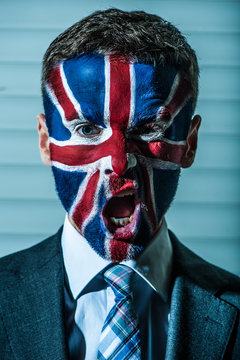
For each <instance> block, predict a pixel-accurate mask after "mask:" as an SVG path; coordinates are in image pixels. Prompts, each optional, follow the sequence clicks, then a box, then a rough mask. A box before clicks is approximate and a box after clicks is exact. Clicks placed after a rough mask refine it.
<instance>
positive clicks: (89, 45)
mask: <svg viewBox="0 0 240 360" xmlns="http://www.w3.org/2000/svg"><path fill="white" fill-rule="evenodd" d="M89 52H100V53H102V54H109V53H118V54H122V55H127V56H129V57H130V58H131V59H132V60H138V59H141V60H144V61H145V62H147V63H157V64H161V65H166V64H168V65H173V66H175V67H176V68H177V69H178V70H179V71H182V72H184V73H186V74H187V75H188V76H190V81H191V84H192V87H193V97H194V101H193V110H194V108H195V105H196V100H197V95H198V76H199V67H198V62H197V57H196V54H195V52H194V50H193V49H192V48H191V47H190V45H189V44H188V43H187V41H186V39H185V38H184V36H183V35H182V34H181V33H180V31H179V30H178V29H177V28H176V27H175V26H173V25H172V24H171V23H170V22H168V21H166V20H164V19H162V18H161V17H159V16H157V15H153V14H148V13H146V12H144V11H131V12H127V11H122V10H119V9H108V10H106V11H96V12H94V13H93V14H91V15H89V16H87V17H85V18H84V19H82V20H80V21H78V22H77V23H76V24H74V25H72V26H71V27H70V28H68V29H67V30H65V31H64V32H63V33H61V34H60V35H59V36H58V37H57V38H56V39H55V40H54V41H53V42H52V43H51V44H50V46H49V47H48V49H47V51H46V53H45V55H44V58H43V68H42V91H43V94H44V92H45V90H44V84H45V82H46V80H47V75H48V72H49V70H50V69H51V68H52V67H53V66H54V65H55V64H56V63H58V62H59V61H62V60H66V59H70V58H73V57H75V56H77V55H79V54H80V53H89Z"/></svg>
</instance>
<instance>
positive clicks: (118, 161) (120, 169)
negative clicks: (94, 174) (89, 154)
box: [106, 134, 137, 176]
mask: <svg viewBox="0 0 240 360" xmlns="http://www.w3.org/2000/svg"><path fill="white" fill-rule="evenodd" d="M126 142H127V139H126V138H125V137H124V136H123V135H120V134H119V136H116V137H115V139H114V141H113V143H112V146H113V148H112V151H111V155H112V160H111V162H112V170H113V172H114V173H115V174H116V175H119V176H122V175H124V174H125V173H126V171H127V170H128V169H130V168H132V167H134V166H136V164H137V160H136V157H135V155H134V154H132V153H128V152H127V143H126ZM106 173H109V170H108V171H106Z"/></svg>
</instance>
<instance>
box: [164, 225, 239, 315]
mask: <svg viewBox="0 0 240 360" xmlns="http://www.w3.org/2000/svg"><path fill="white" fill-rule="evenodd" d="M170 238H171V241H172V245H173V258H174V261H173V264H174V273H175V276H181V275H183V276H184V277H186V278H188V279H189V280H190V281H191V282H193V283H194V284H197V285H198V286H200V287H201V288H203V289H205V290H207V291H209V292H211V293H213V294H215V296H218V297H223V298H224V300H225V301H229V302H231V303H234V305H235V306H236V307H238V308H240V278H239V277H238V276H237V275H235V274H232V273H231V272H229V271H227V270H224V269H222V268H220V267H218V266H216V265H213V264H211V263H209V262H208V261H206V260H204V259H202V258H201V257H200V256H198V255H197V254H195V253H194V252H193V251H191V250H190V249H188V248H187V247H186V246H184V245H183V244H182V243H181V242H180V241H179V240H178V239H177V238H176V236H175V235H174V234H173V233H172V232H170ZM224 294H225V295H224Z"/></svg>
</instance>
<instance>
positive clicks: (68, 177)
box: [52, 166, 87, 212]
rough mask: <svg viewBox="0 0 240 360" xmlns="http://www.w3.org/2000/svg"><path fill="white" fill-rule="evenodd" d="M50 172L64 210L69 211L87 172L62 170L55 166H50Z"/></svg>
mask: <svg viewBox="0 0 240 360" xmlns="http://www.w3.org/2000/svg"><path fill="white" fill-rule="evenodd" d="M52 172H53V175H54V179H55V185H56V191H57V193H58V196H59V198H60V200H61V202H62V204H63V206H64V208H65V210H66V211H67V212H69V211H70V209H71V206H72V204H73V202H74V200H75V198H76V196H77V194H78V191H79V188H80V186H81V184H82V183H83V181H84V179H85V178H86V175H87V173H86V172H74V171H71V172H70V171H64V170H61V169H58V168H56V167H55V166H53V167H52Z"/></svg>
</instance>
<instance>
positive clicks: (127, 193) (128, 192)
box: [115, 190, 134, 197]
mask: <svg viewBox="0 0 240 360" xmlns="http://www.w3.org/2000/svg"><path fill="white" fill-rule="evenodd" d="M128 195H134V191H132V190H126V191H123V192H120V193H119V194H116V195H115V196H116V197H124V196H128Z"/></svg>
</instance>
